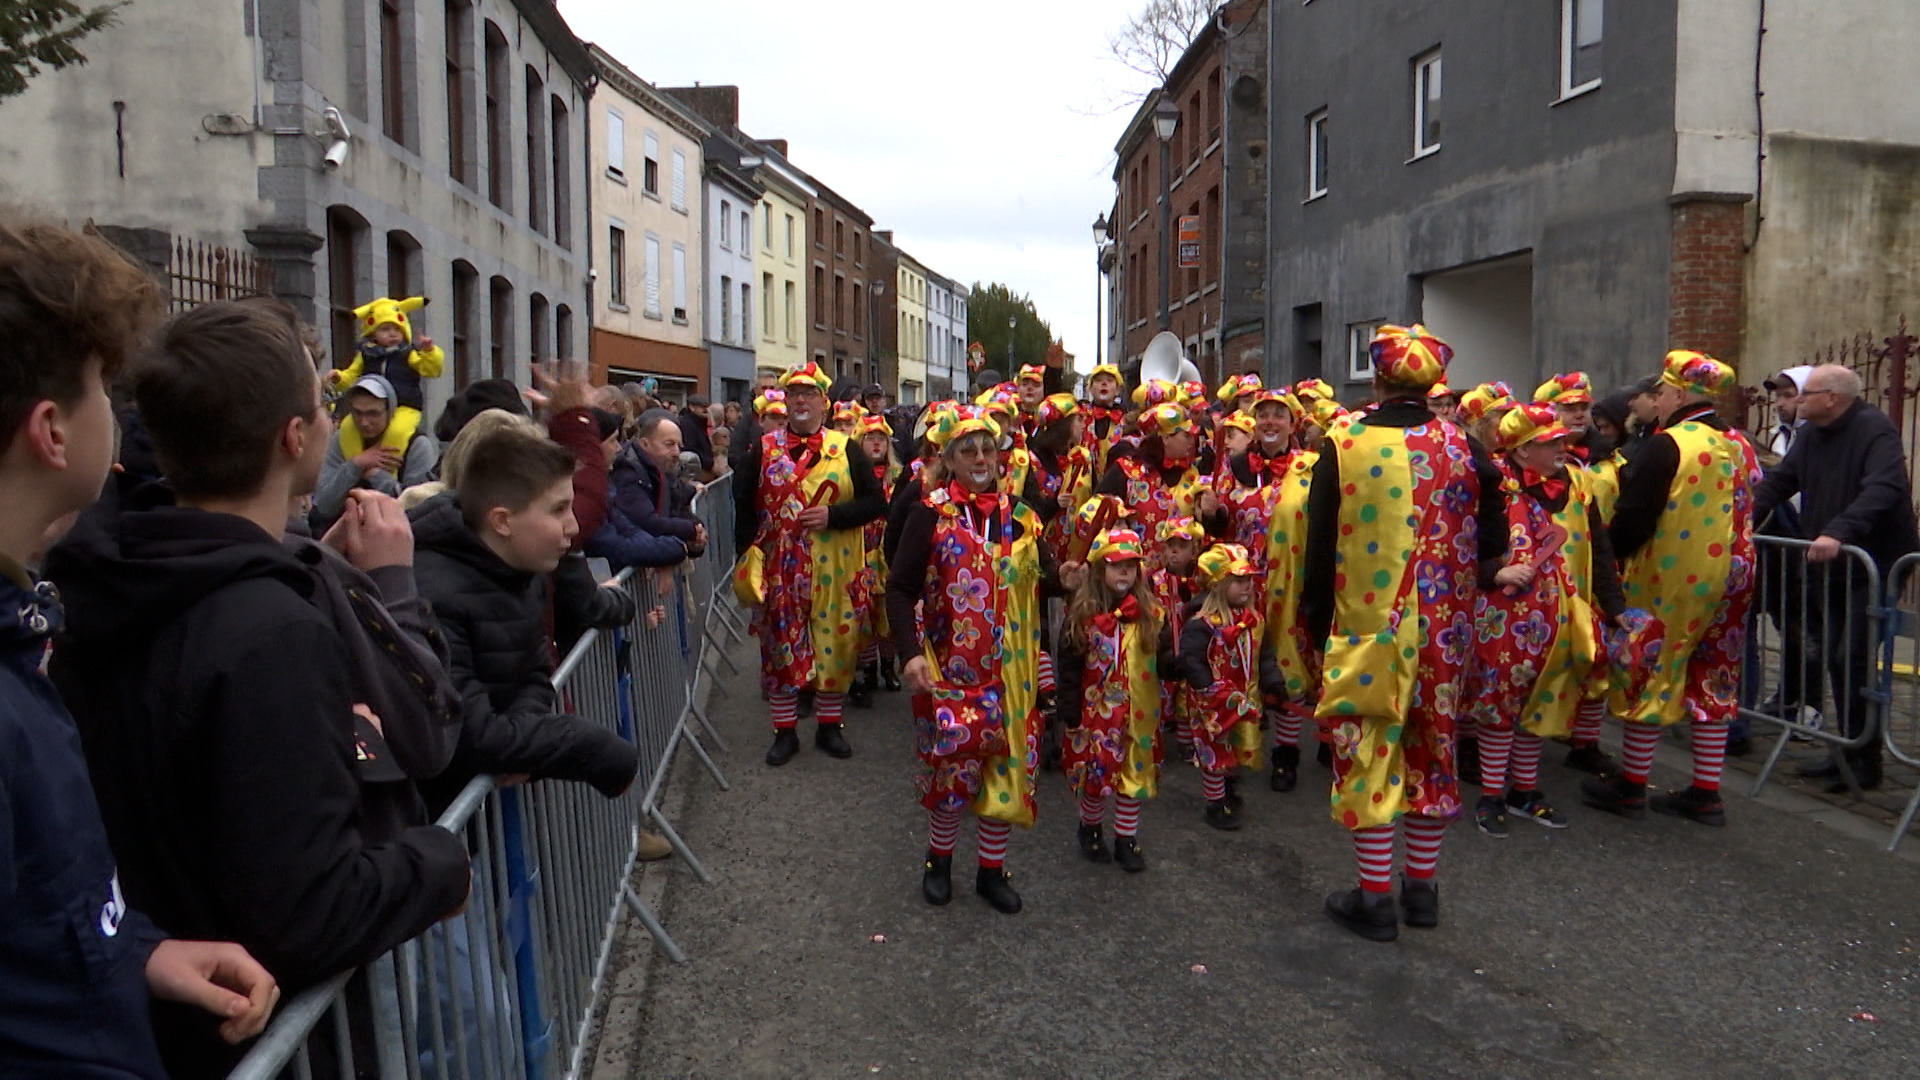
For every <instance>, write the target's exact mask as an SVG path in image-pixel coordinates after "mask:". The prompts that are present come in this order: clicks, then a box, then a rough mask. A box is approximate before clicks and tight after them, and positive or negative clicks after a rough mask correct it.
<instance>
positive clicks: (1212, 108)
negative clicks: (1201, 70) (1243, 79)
mask: <svg viewBox="0 0 1920 1080" xmlns="http://www.w3.org/2000/svg"><path fill="white" fill-rule="evenodd" d="M1219 140H1220V69H1219V68H1214V69H1213V73H1212V74H1210V75H1208V76H1207V145H1209V146H1211V145H1213V144H1214V143H1216V142H1218V141H1219Z"/></svg>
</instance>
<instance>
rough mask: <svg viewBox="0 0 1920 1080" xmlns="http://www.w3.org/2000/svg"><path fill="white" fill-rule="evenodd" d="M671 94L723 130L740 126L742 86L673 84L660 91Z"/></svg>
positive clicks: (735, 128)
mask: <svg viewBox="0 0 1920 1080" xmlns="http://www.w3.org/2000/svg"><path fill="white" fill-rule="evenodd" d="M660 92H661V93H663V94H670V95H672V96H673V98H674V99H675V100H677V101H679V102H680V103H681V104H682V105H685V106H686V107H687V108H689V109H692V110H693V111H694V112H695V113H696V114H698V115H699V117H700V119H702V120H705V121H706V122H707V123H709V124H712V125H713V126H714V127H717V128H719V129H720V130H722V131H734V130H737V129H738V128H739V127H740V88H739V87H737V86H700V85H698V84H695V85H693V86H671V87H666V88H664V89H662V90H661V91H660Z"/></svg>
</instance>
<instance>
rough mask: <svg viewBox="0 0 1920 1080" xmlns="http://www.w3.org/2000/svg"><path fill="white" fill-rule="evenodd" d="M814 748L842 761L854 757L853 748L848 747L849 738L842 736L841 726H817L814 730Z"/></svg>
mask: <svg viewBox="0 0 1920 1080" xmlns="http://www.w3.org/2000/svg"><path fill="white" fill-rule="evenodd" d="M813 748H814V749H815V750H818V751H820V752H821V753H824V754H826V755H827V756H828V757H830V758H839V759H841V760H842V761H844V760H846V759H847V758H850V757H852V756H853V747H851V746H848V745H847V737H846V736H845V735H843V734H841V732H840V725H839V724H818V725H816V726H815V727H814V729H813Z"/></svg>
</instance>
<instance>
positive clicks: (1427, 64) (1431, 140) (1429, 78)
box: [1413, 49, 1440, 157]
mask: <svg viewBox="0 0 1920 1080" xmlns="http://www.w3.org/2000/svg"><path fill="white" fill-rule="evenodd" d="M1438 149H1440V50H1438V49H1435V50H1434V51H1432V52H1430V53H1427V54H1426V55H1424V56H1420V57H1416V58H1415V59H1414V61H1413V156H1414V157H1425V156H1426V155H1428V154H1431V153H1433V152H1434V151H1435V150H1438Z"/></svg>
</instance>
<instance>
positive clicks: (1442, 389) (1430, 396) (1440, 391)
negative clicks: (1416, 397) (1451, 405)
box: [1427, 382, 1453, 401]
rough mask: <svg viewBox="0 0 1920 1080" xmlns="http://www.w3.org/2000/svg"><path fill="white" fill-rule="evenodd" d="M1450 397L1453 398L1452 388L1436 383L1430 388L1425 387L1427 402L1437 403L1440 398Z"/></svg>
mask: <svg viewBox="0 0 1920 1080" xmlns="http://www.w3.org/2000/svg"><path fill="white" fill-rule="evenodd" d="M1452 396H1453V388H1452V387H1450V386H1448V385H1447V384H1446V383H1443V382H1437V383H1434V384H1433V385H1432V386H1429V387H1427V400H1428V401H1439V400H1440V399H1441V398H1450V397H1452Z"/></svg>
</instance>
